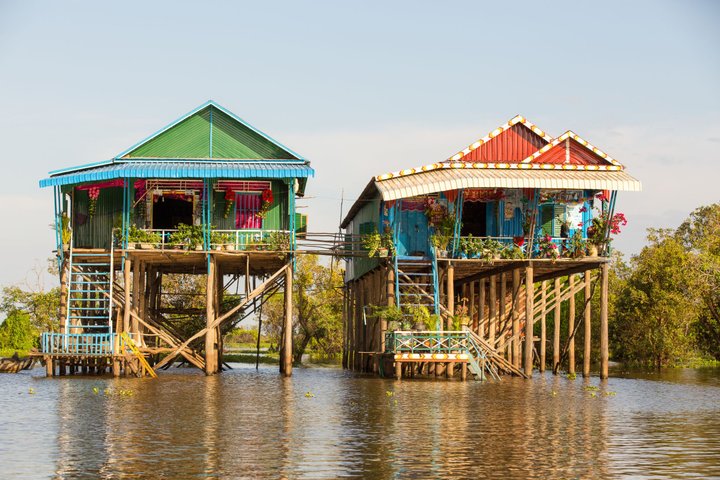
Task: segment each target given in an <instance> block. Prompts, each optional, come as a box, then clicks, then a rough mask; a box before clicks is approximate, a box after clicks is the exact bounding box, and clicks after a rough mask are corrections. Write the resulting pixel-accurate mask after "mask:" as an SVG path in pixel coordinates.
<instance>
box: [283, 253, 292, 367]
mask: <svg viewBox="0 0 720 480" xmlns="http://www.w3.org/2000/svg"><path fill="white" fill-rule="evenodd" d="M292 297H293V270H292V266H291V265H288V267H287V268H286V269H285V323H284V325H283V332H284V339H285V342H284V344H283V358H281V359H280V361H281V362H282V374H283V376H285V377H289V376H291V375H292V353H293V351H292V348H293V342H292V334H293V331H292V317H293V298H292Z"/></svg>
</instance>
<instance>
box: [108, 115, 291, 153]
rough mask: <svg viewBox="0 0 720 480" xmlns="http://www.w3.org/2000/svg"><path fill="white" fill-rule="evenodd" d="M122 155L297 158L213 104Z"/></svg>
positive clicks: (173, 124) (183, 118) (171, 125)
mask: <svg viewBox="0 0 720 480" xmlns="http://www.w3.org/2000/svg"><path fill="white" fill-rule="evenodd" d="M121 155H122V157H121V158H187V159H203V158H212V159H246V160H279V159H297V158H299V157H298V156H296V155H295V154H294V153H292V152H291V151H289V150H287V149H285V148H283V147H282V146H281V145H280V144H279V143H277V142H275V141H274V140H272V139H271V138H270V137H268V136H267V135H264V134H262V133H261V132H259V131H257V130H255V129H254V128H252V127H251V126H250V125H248V124H246V123H245V122H244V121H242V120H241V119H240V118H238V117H235V116H233V115H232V114H231V113H229V112H227V111H226V110H224V109H222V107H220V106H219V105H216V104H215V103H212V102H209V103H208V104H206V105H205V106H201V107H200V109H199V110H197V111H195V112H192V113H191V114H189V115H187V116H185V117H182V118H181V119H180V120H179V121H176V122H175V123H172V124H170V126H168V127H166V128H164V129H162V130H160V131H159V132H158V133H156V134H154V135H152V136H151V137H150V138H148V139H146V140H144V141H143V142H141V143H140V144H139V145H138V146H135V147H132V149H131V150H130V151H127V152H125V153H123V154H121Z"/></svg>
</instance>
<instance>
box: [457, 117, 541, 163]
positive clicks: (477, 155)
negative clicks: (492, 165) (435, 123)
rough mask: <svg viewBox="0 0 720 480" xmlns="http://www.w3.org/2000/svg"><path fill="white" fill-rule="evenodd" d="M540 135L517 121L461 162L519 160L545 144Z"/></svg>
mask: <svg viewBox="0 0 720 480" xmlns="http://www.w3.org/2000/svg"><path fill="white" fill-rule="evenodd" d="M547 143H548V142H546V141H545V140H544V139H543V138H542V137H540V136H539V135H537V134H535V133H533V132H532V131H531V130H530V129H529V128H527V127H526V126H525V125H523V124H521V123H517V124H515V125H513V126H512V127H510V128H509V129H507V130H505V131H504V132H502V133H501V134H500V135H498V136H497V137H495V138H492V139H490V141H488V142H486V143H483V144H482V145H480V146H479V147H478V148H476V149H475V150H473V151H471V152H470V153H468V154H467V155H465V156H464V157H463V158H462V161H463V162H515V163H517V162H520V161H521V160H524V159H525V158H527V157H528V156H530V155H532V154H533V153H535V152H537V151H538V150H539V149H541V148H542V147H544V146H545V145H547Z"/></svg>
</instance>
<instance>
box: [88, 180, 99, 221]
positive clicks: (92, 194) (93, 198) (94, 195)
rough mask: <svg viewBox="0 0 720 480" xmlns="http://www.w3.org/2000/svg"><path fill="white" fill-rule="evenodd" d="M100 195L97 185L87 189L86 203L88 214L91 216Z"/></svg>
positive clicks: (93, 214)
mask: <svg viewBox="0 0 720 480" xmlns="http://www.w3.org/2000/svg"><path fill="white" fill-rule="evenodd" d="M99 196H100V188H99V187H92V188H90V189H88V198H89V199H90V203H88V215H89V216H90V217H91V218H92V217H94V216H95V210H96V209H97V199H98V197H99Z"/></svg>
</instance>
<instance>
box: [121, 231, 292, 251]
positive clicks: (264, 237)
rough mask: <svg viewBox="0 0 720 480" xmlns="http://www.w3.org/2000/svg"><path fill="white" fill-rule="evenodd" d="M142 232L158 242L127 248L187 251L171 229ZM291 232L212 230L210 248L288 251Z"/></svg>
mask: <svg viewBox="0 0 720 480" xmlns="http://www.w3.org/2000/svg"><path fill="white" fill-rule="evenodd" d="M142 231H143V232H147V233H150V234H155V235H157V236H158V237H159V239H160V241H159V242H134V243H129V244H128V248H130V249H133V248H138V249H147V250H151V249H161V250H187V249H188V247H189V245H186V244H184V243H176V242H173V241H172V235H173V234H174V233H175V232H177V231H178V230H177V229H173V228H162V229H158V228H148V229H142ZM290 240H291V232H290V231H289V230H263V229H244V230H213V231H212V234H211V241H210V248H211V249H212V250H226V251H288V250H289V249H290V244H291V243H290ZM198 247H199V248H198V249H200V250H202V249H204V242H199V245H198Z"/></svg>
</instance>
